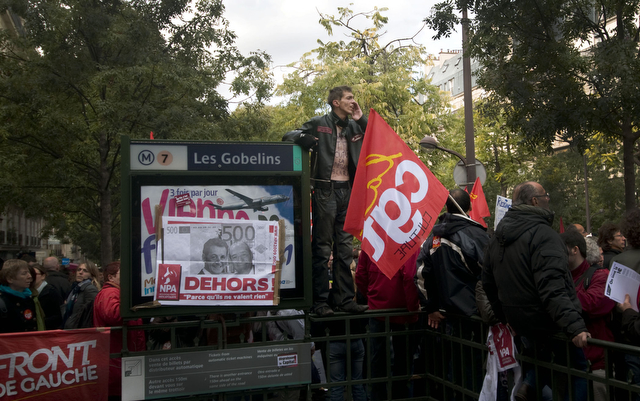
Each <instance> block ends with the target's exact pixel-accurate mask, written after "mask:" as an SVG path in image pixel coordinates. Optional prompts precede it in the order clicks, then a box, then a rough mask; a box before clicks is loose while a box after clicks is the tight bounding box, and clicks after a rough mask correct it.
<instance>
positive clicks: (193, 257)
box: [154, 216, 284, 306]
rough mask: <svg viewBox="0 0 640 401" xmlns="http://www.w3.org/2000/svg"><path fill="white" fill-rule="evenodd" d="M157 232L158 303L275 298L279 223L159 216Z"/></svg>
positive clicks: (247, 301) (248, 301)
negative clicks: (159, 230)
mask: <svg viewBox="0 0 640 401" xmlns="http://www.w3.org/2000/svg"><path fill="white" fill-rule="evenodd" d="M283 225H284V224H283ZM162 231H163V237H162V239H161V241H160V242H159V249H158V255H157V261H158V266H157V269H156V279H155V282H156V290H155V292H154V293H155V300H156V301H159V302H160V303H161V304H163V305H235V306H238V305H274V304H277V303H278V290H279V286H278V283H279V280H278V276H279V266H280V263H279V260H280V251H279V250H280V244H279V242H280V232H281V227H280V223H279V222H274V221H261V220H235V221H231V220H224V219H199V218H188V217H185V218H174V217H167V216H164V217H163V218H162Z"/></svg>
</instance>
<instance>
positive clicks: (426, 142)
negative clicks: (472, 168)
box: [420, 135, 475, 175]
mask: <svg viewBox="0 0 640 401" xmlns="http://www.w3.org/2000/svg"><path fill="white" fill-rule="evenodd" d="M420 146H422V147H423V148H425V149H426V150H427V151H430V150H433V149H438V150H442V151H444V152H447V153H451V154H452V155H454V156H456V157H457V158H458V159H460V160H461V161H462V163H464V165H465V166H467V161H466V160H465V158H464V156H462V155H461V154H460V153H458V152H456V151H455V150H451V149H447V148H443V147H442V146H440V143H439V142H438V139H436V137H433V136H429V135H426V136H425V137H424V138H422V139H421V140H420ZM474 173H475V172H474ZM474 175H475V174H474Z"/></svg>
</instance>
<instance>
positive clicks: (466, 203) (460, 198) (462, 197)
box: [447, 188, 471, 213]
mask: <svg viewBox="0 0 640 401" xmlns="http://www.w3.org/2000/svg"><path fill="white" fill-rule="evenodd" d="M449 195H451V198H453V199H454V200H455V201H456V202H457V203H458V205H460V208H462V210H463V211H464V212H465V213H467V212H468V211H469V209H470V208H471V197H469V194H468V193H467V192H466V191H463V190H461V189H460V188H456V189H452V190H451V191H449ZM451 198H449V197H447V212H449V213H460V209H458V207H457V206H456V204H455V203H454V202H453V201H452V200H451Z"/></svg>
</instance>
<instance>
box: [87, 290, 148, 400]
mask: <svg viewBox="0 0 640 401" xmlns="http://www.w3.org/2000/svg"><path fill="white" fill-rule="evenodd" d="M127 324H128V325H129V326H137V325H140V324H142V320H141V319H138V320H137V321H129V322H128V323H127ZM93 325H94V326H96V327H108V326H122V325H123V320H122V317H121V316H120V287H119V286H117V285H116V284H114V283H111V282H106V283H104V287H102V290H100V292H99V293H98V295H96V299H95V301H94V302H93ZM110 339H111V346H110V352H111V353H112V354H115V353H120V352H121V351H122V331H121V330H111V335H110ZM127 347H128V349H129V351H144V349H145V337H144V331H142V330H130V331H128V332H127ZM120 367H121V358H113V359H110V360H109V396H113V395H121V393H122V378H121V376H120V375H121V373H120V370H121V369H120Z"/></svg>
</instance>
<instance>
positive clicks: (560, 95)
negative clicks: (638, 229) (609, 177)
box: [469, 0, 640, 208]
mask: <svg viewBox="0 0 640 401" xmlns="http://www.w3.org/2000/svg"><path fill="white" fill-rule="evenodd" d="M639 4H640V3H639V2H638V1H632V2H627V1H622V0H619V1H618V0H616V1H605V2H599V3H596V4H594V3H593V2H591V1H581V0H578V1H570V0H545V1H542V2H540V1H534V0H525V1H518V2H510V1H502V0H499V1H489V2H476V3H475V8H474V10H473V11H474V12H475V14H476V17H475V21H474V24H473V25H472V35H471V42H470V47H469V48H470V50H471V52H472V55H473V56H474V57H476V58H477V59H478V60H479V61H480V63H481V64H482V65H483V67H484V68H483V70H482V71H481V72H480V74H479V79H478V81H479V83H480V84H481V85H482V86H483V87H484V88H485V89H487V90H489V91H492V93H493V94H494V95H495V97H496V98H498V99H500V101H501V104H502V106H503V108H504V111H505V115H506V121H507V125H508V127H509V128H510V129H511V130H512V131H513V132H515V133H517V134H518V135H521V136H522V137H523V138H525V140H526V141H527V142H528V143H529V144H530V145H533V146H539V147H546V148H547V149H549V148H550V145H551V143H552V142H553V141H554V140H555V139H556V138H561V139H562V140H565V141H569V142H571V143H573V144H574V145H575V146H577V147H578V149H580V150H583V149H585V148H586V146H587V142H588V139H589V137H590V136H593V135H595V134H597V133H601V134H603V135H605V136H606V137H608V138H613V139H616V140H618V141H622V142H623V143H624V147H623V159H624V164H625V172H624V174H625V176H626V177H627V179H626V185H625V191H624V193H625V205H626V207H627V208H630V207H634V206H635V204H636V202H637V197H636V195H635V185H634V180H635V178H634V177H635V170H636V167H634V165H633V148H634V143H635V142H636V141H637V139H638V138H639V137H640V133H639V132H638V126H639V124H640V100H639V99H638V96H637V88H638V87H639V86H640V55H639V54H638V46H639V44H640V42H639V32H640V31H639V27H638V23H637V10H638V5H639ZM614 16H615V17H616V18H615V19H612V17H614Z"/></svg>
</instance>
